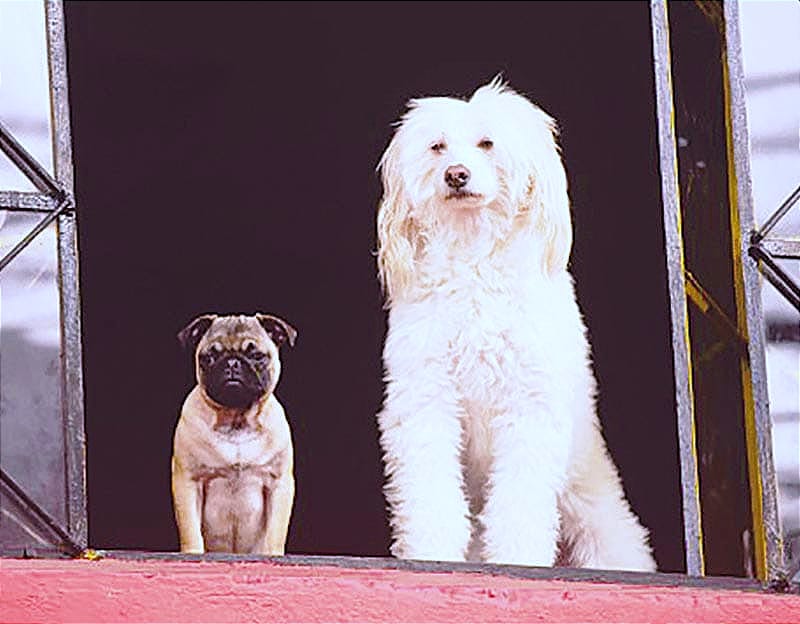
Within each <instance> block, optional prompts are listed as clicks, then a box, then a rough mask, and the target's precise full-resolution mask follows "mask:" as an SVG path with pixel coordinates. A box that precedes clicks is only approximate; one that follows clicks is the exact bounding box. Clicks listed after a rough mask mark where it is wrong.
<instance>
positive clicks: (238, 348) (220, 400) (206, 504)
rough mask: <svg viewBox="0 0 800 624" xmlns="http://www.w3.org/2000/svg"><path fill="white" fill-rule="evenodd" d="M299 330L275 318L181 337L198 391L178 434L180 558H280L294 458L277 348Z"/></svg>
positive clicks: (211, 325)
mask: <svg viewBox="0 0 800 624" xmlns="http://www.w3.org/2000/svg"><path fill="white" fill-rule="evenodd" d="M296 337H297V331H296V330H295V329H294V328H293V327H292V326H291V325H289V324H288V323H287V322H286V321H284V320H282V319H279V318H277V317H275V316H271V315H268V314H255V315H254V316H242V315H234V316H217V315H213V314H207V315H203V316H200V317H198V318H196V319H195V320H193V321H192V322H191V323H189V325H187V326H186V327H185V328H184V329H183V330H181V332H180V333H179V334H178V340H179V341H180V343H181V344H182V345H183V347H184V348H185V349H187V350H189V351H191V352H192V353H193V354H194V362H195V373H196V378H197V385H196V386H195V387H194V388H193V389H192V391H191V392H190V393H189V394H188V396H187V397H186V400H185V401H184V403H183V409H182V411H181V415H180V419H179V420H178V424H177V427H176V429H175V435H174V446H173V455H172V499H173V504H174V508H175V520H176V523H177V525H178V533H179V535H180V542H181V552H184V553H203V552H229V553H253V554H260V555H283V554H284V550H285V544H286V535H287V532H288V530H289V519H290V516H291V512H292V506H293V504H294V492H295V484H294V474H293V465H294V449H293V446H292V437H291V431H290V428H289V424H288V422H287V420H286V416H285V414H284V410H283V407H282V406H281V404H280V403H279V402H278V399H277V398H275V394H274V390H275V386H276V384H277V383H278V377H279V375H280V372H281V362H280V358H279V356H278V349H279V347H280V346H281V345H283V344H286V343H288V344H289V346H294V342H295V339H296Z"/></svg>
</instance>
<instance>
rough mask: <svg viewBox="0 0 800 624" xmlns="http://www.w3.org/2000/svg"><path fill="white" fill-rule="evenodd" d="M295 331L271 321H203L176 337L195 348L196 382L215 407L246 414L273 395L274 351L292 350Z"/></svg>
mask: <svg viewBox="0 0 800 624" xmlns="http://www.w3.org/2000/svg"><path fill="white" fill-rule="evenodd" d="M295 336H296V332H295V330H294V329H293V328H292V327H291V326H290V325H288V323H286V322H285V321H282V320H280V319H278V318H276V317H273V316H268V315H265V314H257V315H255V316H244V315H235V316H214V315H206V316H201V317H199V318H197V319H195V320H194V321H193V322H192V323H191V324H190V325H188V326H187V327H186V328H185V329H184V330H183V331H182V332H181V333H180V334H179V335H178V338H179V340H181V342H182V343H183V344H184V346H187V347H188V346H195V345H196V347H195V370H196V374H197V382H198V383H199V384H200V386H201V387H202V388H203V389H204V390H205V393H206V395H207V396H208V397H209V398H210V399H211V400H212V401H213V402H215V403H217V404H219V405H221V406H223V407H227V408H233V409H247V408H249V407H250V406H251V405H253V404H254V403H256V402H257V401H259V400H260V399H262V398H263V397H265V396H268V395H269V394H270V393H272V391H273V390H274V389H275V386H276V385H277V383H278V377H279V376H280V370H281V363H280V358H279V354H278V346H279V345H280V344H282V343H283V342H285V341H288V342H289V343H290V344H294V338H295Z"/></svg>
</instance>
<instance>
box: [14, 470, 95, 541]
mask: <svg viewBox="0 0 800 624" xmlns="http://www.w3.org/2000/svg"><path fill="white" fill-rule="evenodd" d="M0 482H2V483H3V485H5V486H6V487H7V488H8V489H9V490H10V491H11V493H12V494H14V496H16V497H17V498H18V499H20V500H21V501H23V502H24V503H25V506H26V507H27V508H28V509H30V510H31V511H32V512H33V513H34V515H36V516H37V517H38V518H39V520H40V521H41V522H43V523H44V524H45V526H47V528H48V529H50V530H51V531H52V532H53V533H55V534H56V535H57V536H58V538H59V539H60V540H61V541H62V545H63V547H64V548H65V549H66V550H67V552H68V553H69V554H70V555H73V556H77V555H79V554H80V553H81V552H82V551H83V547H82V546H80V544H78V543H77V542H76V541H75V540H74V539H72V537H71V536H70V535H69V534H68V533H67V532H66V531H65V530H64V529H63V528H61V526H60V525H59V524H58V522H57V521H56V520H55V519H54V518H53V517H52V516H51V515H50V514H49V513H47V512H46V511H45V510H44V509H42V508H41V507H40V506H39V505H38V504H37V503H36V501H34V500H33V499H32V498H31V497H30V496H28V494H27V493H26V492H25V490H23V489H22V488H21V487H20V486H19V484H18V483H17V482H16V481H14V479H12V478H11V475H9V474H8V473H7V472H6V471H5V470H3V468H2V466H0Z"/></svg>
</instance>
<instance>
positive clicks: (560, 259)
mask: <svg viewBox="0 0 800 624" xmlns="http://www.w3.org/2000/svg"><path fill="white" fill-rule="evenodd" d="M536 112H537V113H538V114H539V115H541V117H542V123H543V124H544V126H545V127H546V128H547V133H546V138H545V139H544V142H545V145H544V146H543V147H544V149H540V150H537V152H539V153H538V154H537V158H536V159H535V161H534V162H533V166H532V171H531V173H530V174H529V178H528V186H527V190H528V192H529V193H531V194H532V196H533V197H532V198H533V208H534V211H535V214H534V215H533V218H534V227H535V228H536V229H537V231H539V232H540V234H541V236H542V240H543V242H544V250H543V256H544V257H543V259H542V262H543V264H544V267H543V268H544V270H545V271H546V272H547V273H548V274H550V275H553V274H555V273H558V272H559V271H563V270H565V269H566V268H567V263H568V261H569V254H570V251H571V250H572V220H571V216H570V207H569V195H568V192H567V173H566V171H565V170H564V163H563V162H562V160H561V154H560V150H559V148H558V143H557V141H556V139H557V136H558V129H557V127H556V124H555V122H554V121H553V119H552V118H550V117H549V116H548V115H547V114H546V113H544V112H543V111H541V110H539V109H537V110H536Z"/></svg>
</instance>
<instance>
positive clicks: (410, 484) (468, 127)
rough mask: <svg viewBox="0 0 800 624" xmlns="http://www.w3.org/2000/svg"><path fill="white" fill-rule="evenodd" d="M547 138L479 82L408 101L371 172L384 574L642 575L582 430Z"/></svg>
mask: <svg viewBox="0 0 800 624" xmlns="http://www.w3.org/2000/svg"><path fill="white" fill-rule="evenodd" d="M555 132H556V129H555V123H554V121H553V119H551V118H550V117H549V116H548V115H547V114H546V113H544V112H543V111H542V110H541V109H540V108H538V107H536V106H535V105H533V104H531V102H529V101H528V100H527V99H526V98H524V97H522V96H521V95H519V94H517V93H515V92H514V91H512V90H511V89H509V88H507V87H506V86H504V85H503V84H501V83H500V81H499V80H498V79H495V80H494V81H492V82H491V83H490V84H488V85H485V86H483V87H481V88H479V89H477V91H475V93H474V94H473V95H472V97H471V98H470V99H469V100H466V101H464V100H458V99H452V98H446V97H434V98H423V99H417V100H412V101H411V102H410V105H409V110H408V112H407V113H406V115H405V116H404V117H403V119H402V121H401V122H400V124H399V127H398V129H397V131H396V133H395V135H394V137H393V139H392V140H391V143H390V145H389V147H388V148H387V150H386V152H385V153H384V155H383V157H382V159H381V163H380V169H381V172H382V179H383V186H384V196H383V199H382V201H381V205H380V207H379V211H378V239H379V248H378V266H379V272H380V277H381V281H382V283H383V286H384V289H385V293H386V298H387V306H388V308H389V331H388V335H387V337H386V342H385V345H384V363H385V368H386V381H387V388H386V399H385V404H384V407H383V410H382V411H381V412H380V414H379V415H378V424H379V427H380V431H381V445H382V447H383V451H384V461H385V468H386V475H387V483H386V487H385V492H386V497H387V500H388V503H389V506H390V513H391V526H392V531H393V544H392V553H393V554H394V555H395V556H397V557H401V558H408V559H433V560H446V561H463V560H465V559H466V560H474V561H488V562H496V563H510V564H523V565H537V566H550V565H553V564H554V563H555V562H556V561H557V557H558V556H559V553H560V558H559V559H558V561H559V562H563V563H566V564H568V565H573V566H582V567H592V568H601V569H627V570H653V569H655V563H654V561H653V558H652V555H651V554H650V548H649V546H648V544H647V532H646V530H645V529H644V528H643V527H642V526H641V525H640V524H639V522H638V520H637V519H636V517H635V516H634V514H633V513H632V512H631V510H630V507H629V505H628V503H627V501H626V500H625V496H624V492H623V489H622V486H621V483H620V480H619V477H618V474H617V470H616V467H615V466H614V464H613V462H612V460H611V458H610V457H609V455H608V452H607V450H606V446H605V442H604V440H603V437H602V434H601V432H600V426H599V421H598V419H597V416H596V411H595V380H594V377H593V374H592V371H591V366H590V350H589V345H588V342H587V339H586V331H585V328H584V324H583V320H582V317H581V314H580V311H579V309H578V305H577V303H576V300H575V293H574V288H573V283H572V278H571V276H570V274H569V273H568V272H567V260H568V258H569V253H570V248H571V244H572V229H571V221H570V209H569V199H568V196H567V179H566V175H565V172H564V167H563V164H562V162H561V157H560V155H559V152H558V148H557V145H556V141H555ZM453 166H463V167H466V168H467V169H468V170H469V173H470V177H469V181H468V182H467V184H466V186H464V187H463V188H462V189H461V191H462V192H460V193H456V192H455V191H454V189H453V188H452V187H451V186H448V184H447V182H446V180H445V171H446V170H447V168H448V167H453Z"/></svg>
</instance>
